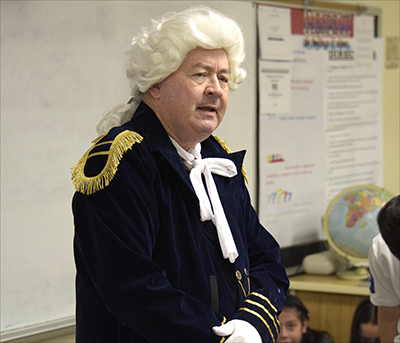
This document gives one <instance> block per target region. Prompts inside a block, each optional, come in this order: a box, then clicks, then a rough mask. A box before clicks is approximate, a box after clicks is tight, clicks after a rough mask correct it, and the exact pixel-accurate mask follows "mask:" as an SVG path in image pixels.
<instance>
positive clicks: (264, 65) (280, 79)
mask: <svg viewBox="0 0 400 343" xmlns="http://www.w3.org/2000/svg"><path fill="white" fill-rule="evenodd" d="M304 3H306V2H304ZM370 11H372V12H375V11H373V10H371V9H370ZM361 12H362V13H360V11H358V12H357V11H348V10H343V9H337V8H335V9H329V8H328V9H327V8H323V9H321V8H313V9H311V8H307V7H305V6H304V5H303V6H301V7H298V8H294V7H291V6H290V7H289V6H288V7H278V6H272V5H265V4H258V8H257V23H258V44H259V49H258V51H259V54H258V99H259V106H258V112H259V114H258V120H259V121H258V124H259V126H258V143H259V165H258V171H259V217H260V221H261V223H262V224H263V225H264V226H265V227H267V228H268V230H269V231H270V232H271V233H272V234H273V235H274V237H275V238H276V239H277V241H278V243H279V244H280V245H281V247H283V248H287V247H291V246H297V245H301V244H307V243H312V242H318V241H321V240H323V239H324V237H323V232H322V225H321V218H322V216H323V214H324V211H325V208H326V207H327V205H328V203H329V201H330V200H331V199H332V198H333V197H334V196H335V195H336V194H337V193H339V192H340V191H341V190H343V189H345V188H347V187H350V186H355V185H358V184H375V185H382V181H383V180H382V178H383V162H382V72H383V71H382V66H383V62H382V58H383V57H382V55H383V49H382V41H381V39H380V38H379V37H378V26H377V25H378V21H377V20H378V16H377V14H373V13H372V14H371V13H368V11H366V9H363V11H361ZM375 13H376V12H375Z"/></svg>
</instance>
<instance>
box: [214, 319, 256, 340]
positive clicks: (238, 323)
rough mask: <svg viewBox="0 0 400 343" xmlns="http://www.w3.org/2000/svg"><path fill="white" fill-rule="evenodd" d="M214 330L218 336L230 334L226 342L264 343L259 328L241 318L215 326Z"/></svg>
mask: <svg viewBox="0 0 400 343" xmlns="http://www.w3.org/2000/svg"><path fill="white" fill-rule="evenodd" d="M213 332H214V333H215V334H216V335H217V336H230V337H229V338H228V339H227V340H226V341H225V343H262V339H261V336H260V334H259V333H258V331H257V329H256V328H255V327H254V326H253V325H251V324H250V323H248V322H246V321H244V320H240V319H233V320H231V321H229V322H227V323H226V324H223V325H221V326H214V327H213Z"/></svg>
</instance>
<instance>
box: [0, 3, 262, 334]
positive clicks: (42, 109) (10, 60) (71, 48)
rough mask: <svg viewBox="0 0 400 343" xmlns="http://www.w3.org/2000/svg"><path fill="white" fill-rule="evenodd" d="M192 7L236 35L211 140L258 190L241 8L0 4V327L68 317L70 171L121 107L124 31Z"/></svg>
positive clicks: (250, 50) (250, 22)
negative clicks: (225, 19) (222, 112)
mask: <svg viewBox="0 0 400 343" xmlns="http://www.w3.org/2000/svg"><path fill="white" fill-rule="evenodd" d="M195 4H206V5H210V6H212V7H214V8H216V9H218V10H220V11H222V12H224V13H226V14H228V15H231V16H233V17H234V18H236V19H237V20H238V22H239V23H240V24H241V25H242V27H243V28H244V34H245V40H246V43H247V47H246V53H247V62H246V64H245V66H244V67H245V68H246V69H247V71H248V77H247V79H246V80H245V81H244V83H243V84H242V86H241V88H240V89H239V90H238V91H235V92H232V93H231V95H230V104H229V107H228V112H227V114H226V116H225V119H224V122H223V123H222V126H221V127H220V128H218V129H217V131H216V135H218V136H220V137H221V138H223V139H224V140H226V141H227V143H228V145H229V146H230V148H231V149H232V150H234V151H235V150H239V149H246V150H247V151H248V154H247V156H246V160H245V167H246V169H247V173H248V176H249V179H250V185H249V190H250V193H251V194H252V196H253V198H255V193H256V186H257V185H256V144H257V142H256V118H257V113H256V68H257V67H256V25H255V8H254V7H253V6H252V4H251V3H250V2H238V1H201V2H196V1H1V52H2V55H1V329H0V331H1V332H2V333H7V332H10V331H13V330H18V329H19V328H26V327H30V326H37V325H41V324H43V323H48V322H53V321H57V320H60V319H63V318H71V317H73V316H74V312H75V293H74V278H75V267H74V260H73V245H72V242H73V233H74V232H73V219H72V213H71V198H72V195H73V192H74V190H73V187H72V183H71V181H70V168H71V167H72V166H73V165H74V164H75V163H76V162H77V161H78V160H79V158H80V157H81V156H82V155H83V153H84V152H85V151H86V150H87V149H88V148H89V146H90V142H91V141H92V140H93V139H94V138H95V137H96V135H97V134H96V132H95V126H96V124H97V123H98V121H99V120H100V118H101V116H102V114H103V113H104V111H106V110H108V109H110V108H112V107H114V106H115V105H118V104H120V103H124V102H126V101H127V100H128V99H129V97H130V96H129V89H128V81H127V79H126V77H125V56H124V52H125V50H126V48H127V46H128V45H129V43H130V39H131V37H132V32H133V31H135V30H138V29H139V28H140V27H141V26H143V25H148V23H149V21H150V19H151V18H153V17H154V18H159V17H160V16H161V15H162V14H163V13H164V12H166V11H170V10H181V9H183V8H187V7H190V6H192V5H195Z"/></svg>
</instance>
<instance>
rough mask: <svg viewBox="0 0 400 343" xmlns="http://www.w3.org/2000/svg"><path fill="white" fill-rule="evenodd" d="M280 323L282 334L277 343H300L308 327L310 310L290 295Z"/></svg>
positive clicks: (280, 317) (280, 316)
mask: <svg viewBox="0 0 400 343" xmlns="http://www.w3.org/2000/svg"><path fill="white" fill-rule="evenodd" d="M279 321H280V323H281V334H280V335H279V337H278V341H277V343H300V342H301V339H302V337H303V334H305V333H306V331H307V327H308V310H307V309H306V307H305V306H304V305H303V303H302V302H301V300H300V299H299V298H297V297H295V296H293V295H290V294H288V295H287V297H286V301H285V305H284V307H283V311H282V312H281V314H280V315H279Z"/></svg>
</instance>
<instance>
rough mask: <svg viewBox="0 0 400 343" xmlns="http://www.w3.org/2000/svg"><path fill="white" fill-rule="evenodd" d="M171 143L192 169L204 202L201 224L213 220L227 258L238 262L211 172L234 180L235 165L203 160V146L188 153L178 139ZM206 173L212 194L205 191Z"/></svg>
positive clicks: (208, 186) (191, 177)
mask: <svg viewBox="0 0 400 343" xmlns="http://www.w3.org/2000/svg"><path fill="white" fill-rule="evenodd" d="M170 138H171V137H170ZM171 141H172V143H173V144H174V146H175V148H176V150H177V151H178V154H179V156H180V157H181V158H182V160H183V164H184V165H185V167H186V168H187V169H188V170H190V174H189V178H190V181H191V182H192V185H193V188H194V191H195V192H196V195H197V198H198V199H199V202H200V219H201V221H206V220H212V222H213V223H214V225H215V227H216V228H217V233H218V239H219V244H220V246H221V250H222V254H223V256H224V258H229V261H230V262H231V263H234V262H235V259H236V258H237V257H238V256H239V254H238V252H237V249H236V245H235V241H234V240H233V236H232V232H231V229H230V227H229V224H228V221H227V220H226V216H225V212H224V208H223V207H222V204H221V200H220V198H219V194H218V190H217V186H216V185H215V182H214V178H213V177H212V175H211V173H214V174H218V175H221V176H225V177H233V176H235V175H236V174H237V169H236V166H235V164H234V163H233V162H232V161H231V160H229V159H227V158H204V159H202V158H201V144H200V143H198V144H197V145H196V147H195V148H194V149H189V151H186V150H185V149H183V148H182V147H181V146H180V145H179V144H178V143H177V142H176V141H175V140H174V139H172V138H171ZM202 174H203V175H204V177H205V180H206V185H207V190H208V195H207V192H206V190H205V188H204V184H203V180H202V177H201V175H202ZM210 200H211V203H210ZM211 205H212V207H211ZM213 210H214V211H213Z"/></svg>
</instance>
